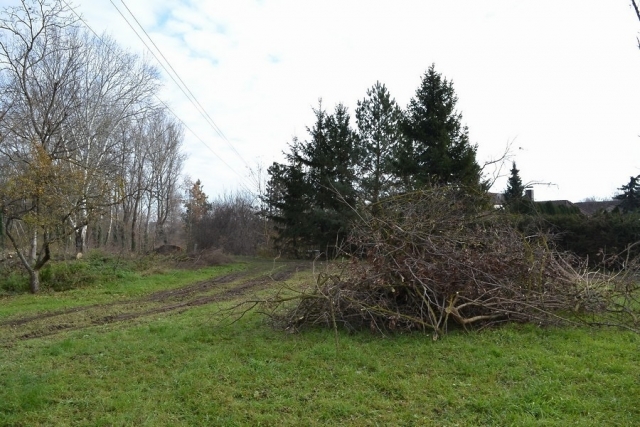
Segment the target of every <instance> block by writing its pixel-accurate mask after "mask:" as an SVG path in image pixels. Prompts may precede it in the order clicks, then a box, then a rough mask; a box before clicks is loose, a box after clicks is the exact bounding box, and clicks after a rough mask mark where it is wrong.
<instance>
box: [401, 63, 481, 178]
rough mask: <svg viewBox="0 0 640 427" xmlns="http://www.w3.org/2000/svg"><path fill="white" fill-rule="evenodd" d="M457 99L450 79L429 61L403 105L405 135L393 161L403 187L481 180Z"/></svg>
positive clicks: (403, 129) (403, 130)
mask: <svg viewBox="0 0 640 427" xmlns="http://www.w3.org/2000/svg"><path fill="white" fill-rule="evenodd" d="M457 101H458V97H457V96H456V93H455V90H454V89H453V83H452V82H450V81H448V80H447V79H446V78H443V77H442V75H441V74H440V73H438V72H436V70H435V66H434V65H431V67H430V68H429V69H428V70H427V72H426V73H425V74H424V76H423V78H422V82H421V84H420V87H419V88H418V89H417V91H416V94H415V97H414V98H412V99H411V101H410V103H409V106H408V107H407V110H406V113H405V119H404V120H403V123H402V127H401V129H402V132H403V134H404V137H405V138H404V140H403V141H402V143H401V144H400V145H399V147H398V150H397V153H396V159H395V161H394V171H395V174H396V175H397V176H398V177H399V178H400V180H401V181H402V183H403V185H404V186H405V187H407V189H412V188H419V187H421V186H424V185H430V184H441V185H447V184H462V185H465V186H471V187H477V186H479V185H480V184H481V183H480V178H481V177H480V172H481V171H480V166H479V165H478V163H477V162H476V146H474V145H472V144H470V143H469V132H468V129H467V127H466V126H463V125H462V114H461V113H459V112H458V111H456V103H457Z"/></svg>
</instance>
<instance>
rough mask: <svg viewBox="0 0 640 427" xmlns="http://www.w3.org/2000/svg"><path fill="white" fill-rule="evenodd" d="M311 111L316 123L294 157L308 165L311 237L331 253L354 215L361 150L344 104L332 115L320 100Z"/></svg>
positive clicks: (339, 105) (344, 233)
mask: <svg viewBox="0 0 640 427" xmlns="http://www.w3.org/2000/svg"><path fill="white" fill-rule="evenodd" d="M314 112H315V115H316V123H315V125H314V126H313V127H312V128H307V131H308V132H309V135H310V136H311V139H310V140H308V141H306V142H305V143H304V144H300V145H299V146H298V147H297V149H296V150H295V151H294V159H295V160H296V161H298V162H300V163H301V164H302V165H304V166H305V167H306V168H307V177H308V178H307V181H308V183H309V189H310V190H311V194H310V198H309V199H310V201H311V205H312V210H311V214H310V216H311V222H312V224H313V229H312V230H310V231H311V233H310V237H311V241H313V242H314V244H315V245H316V246H317V247H318V248H319V249H322V250H327V251H328V252H329V255H331V254H332V253H333V249H332V248H333V247H334V245H335V244H336V242H338V243H341V242H342V241H343V240H344V239H345V237H346V235H347V233H348V231H349V228H350V221H351V219H352V218H353V216H354V213H353V208H354V207H355V203H356V198H357V193H356V189H355V182H356V166H357V165H358V162H359V158H360V151H359V144H358V136H357V134H356V133H355V132H354V131H353V130H352V129H351V127H350V124H349V121H350V117H349V113H348V110H347V108H346V107H345V106H344V105H342V104H338V105H337V106H336V108H335V111H334V114H332V115H329V114H327V113H326V111H325V110H323V109H322V104H320V105H319V107H318V109H314Z"/></svg>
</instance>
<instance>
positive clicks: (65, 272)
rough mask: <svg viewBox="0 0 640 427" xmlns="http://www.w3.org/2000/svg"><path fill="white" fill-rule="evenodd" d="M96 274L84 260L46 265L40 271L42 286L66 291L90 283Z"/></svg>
mask: <svg viewBox="0 0 640 427" xmlns="http://www.w3.org/2000/svg"><path fill="white" fill-rule="evenodd" d="M96 279H97V274H96V272H95V271H92V269H91V268H90V265H89V264H88V263H87V262H84V261H70V262H60V263H52V264H48V265H46V266H45V267H44V268H43V269H42V271H41V272H40V281H41V283H42V286H43V287H46V288H50V289H52V290H54V291H66V290H69V289H75V288H80V287H84V286H89V285H92V284H93V283H95V282H96Z"/></svg>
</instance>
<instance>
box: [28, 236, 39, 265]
mask: <svg viewBox="0 0 640 427" xmlns="http://www.w3.org/2000/svg"><path fill="white" fill-rule="evenodd" d="M37 256H38V230H37V229H34V230H33V235H32V236H31V247H30V248H29V261H30V262H32V263H34V262H36V258H37Z"/></svg>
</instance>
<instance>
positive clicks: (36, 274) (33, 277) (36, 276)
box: [29, 268, 40, 294]
mask: <svg viewBox="0 0 640 427" xmlns="http://www.w3.org/2000/svg"><path fill="white" fill-rule="evenodd" d="M29 290H30V291H31V293H32V294H36V293H38V291H39V290H40V270H36V269H33V268H30V269H29Z"/></svg>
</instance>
